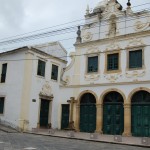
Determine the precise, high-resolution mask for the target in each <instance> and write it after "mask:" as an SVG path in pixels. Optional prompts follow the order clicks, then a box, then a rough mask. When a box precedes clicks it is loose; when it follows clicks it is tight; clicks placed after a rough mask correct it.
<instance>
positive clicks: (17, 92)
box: [0, 51, 25, 126]
mask: <svg viewBox="0 0 150 150" xmlns="http://www.w3.org/2000/svg"><path fill="white" fill-rule="evenodd" d="M24 58H25V52H24V51H21V52H18V53H12V54H7V55H3V56H0V66H1V65H2V64H3V63H7V73H6V81H5V83H0V97H5V103H4V114H3V115H0V119H2V120H5V121H8V122H10V123H12V124H14V125H16V126H18V122H19V117H20V111H21V110H20V105H21V96H22V84H23V75H24V60H23V59H24ZM2 60H5V61H2ZM0 70H1V69H0ZM0 74H1V72H0Z"/></svg>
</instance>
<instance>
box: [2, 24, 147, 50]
mask: <svg viewBox="0 0 150 150" xmlns="http://www.w3.org/2000/svg"><path fill="white" fill-rule="evenodd" d="M147 23H150V22H147ZM135 26H136V25H132V26H125V27H120V28H117V30H120V29H127V28H129V27H135ZM96 27H99V26H96ZM91 28H95V27H90V29H91ZM70 32H72V31H70ZM70 32H67V33H70ZM102 33H108V31H101V32H95V33H92V35H96V34H102ZM132 33H134V32H132ZM65 34H66V33H65ZM48 36H49V35H47V36H45V37H48ZM38 38H39V37H37V38H35V39H38ZM75 38H76V37H71V38H67V39H61V40H59V41H66V40H73V39H75ZM26 41H30V39H27V40H26ZM15 43H16V42H15ZM31 46H32V45H31ZM71 48H73V47H71ZM4 49H6V48H4ZM4 49H0V50H4ZM9 49H11V48H9ZM66 49H67V48H66ZM57 50H59V49H57ZM60 50H61V49H60Z"/></svg>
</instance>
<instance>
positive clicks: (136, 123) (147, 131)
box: [131, 91, 150, 137]
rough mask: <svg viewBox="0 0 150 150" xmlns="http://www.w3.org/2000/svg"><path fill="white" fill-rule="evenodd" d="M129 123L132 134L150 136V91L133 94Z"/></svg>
mask: <svg viewBox="0 0 150 150" xmlns="http://www.w3.org/2000/svg"><path fill="white" fill-rule="evenodd" d="M131 124H132V126H131V130H132V135H133V136H143V137H144V136H145V137H150V93H148V92H146V91H139V92H136V93H135V94H134V95H133V97H132V99H131Z"/></svg>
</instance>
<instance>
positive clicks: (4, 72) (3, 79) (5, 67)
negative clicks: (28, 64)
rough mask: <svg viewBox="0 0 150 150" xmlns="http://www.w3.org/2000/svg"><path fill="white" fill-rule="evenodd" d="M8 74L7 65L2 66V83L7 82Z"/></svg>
mask: <svg viewBox="0 0 150 150" xmlns="http://www.w3.org/2000/svg"><path fill="white" fill-rule="evenodd" d="M6 72H7V63H6V64H2V74H1V83H4V82H5V80H6Z"/></svg>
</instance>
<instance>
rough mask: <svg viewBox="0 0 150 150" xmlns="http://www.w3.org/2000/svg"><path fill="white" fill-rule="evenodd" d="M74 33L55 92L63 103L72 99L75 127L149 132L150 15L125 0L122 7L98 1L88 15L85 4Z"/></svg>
mask: <svg viewBox="0 0 150 150" xmlns="http://www.w3.org/2000/svg"><path fill="white" fill-rule="evenodd" d="M77 34H78V37H77V41H76V43H75V48H76V51H75V52H73V53H71V57H72V62H71V63H70V65H69V66H68V67H67V68H66V69H65V71H64V74H63V79H64V81H66V84H65V85H62V86H61V90H60V92H61V94H60V95H63V94H64V93H65V94H64V95H65V96H63V97H62V98H61V101H62V103H63V102H64V104H67V103H66V99H68V98H69V97H71V99H72V101H73V102H72V105H73V106H72V109H71V108H70V109H71V111H70V118H71V119H70V122H73V123H74V126H75V129H76V130H77V131H81V132H98V133H101V134H113V135H114V134H115V135H116V134H117V135H118V134H119V135H125V136H131V135H133V136H150V111H149V110H150V69H149V68H150V67H149V64H150V61H149V56H150V46H149V41H150V13H149V12H147V11H142V12H138V13H134V12H133V11H132V9H131V3H130V1H128V3H127V9H126V10H122V6H121V5H120V4H119V3H118V2H117V1H116V0H109V1H103V2H101V3H99V5H98V6H96V7H95V9H94V10H93V12H92V13H90V12H89V8H88V7H87V11H86V15H85V25H84V26H83V27H82V29H81V31H80V28H79V30H78V32H77ZM63 107H64V114H65V109H66V108H65V107H67V106H65V105H64V106H63V105H62V108H63ZM62 110H63V109H62ZM62 117H63V114H62ZM60 118H61V117H60ZM64 118H65V117H64ZM61 119H63V118H61ZM60 122H61V120H60Z"/></svg>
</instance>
